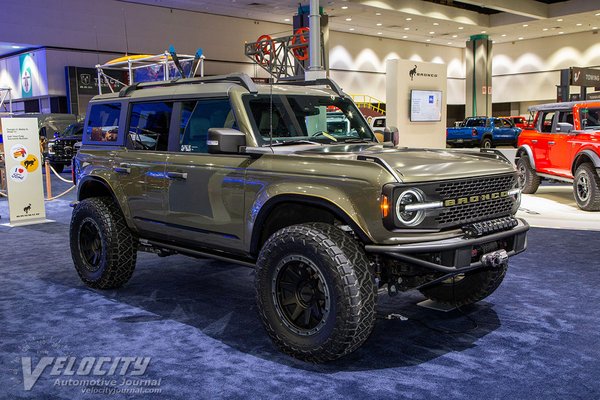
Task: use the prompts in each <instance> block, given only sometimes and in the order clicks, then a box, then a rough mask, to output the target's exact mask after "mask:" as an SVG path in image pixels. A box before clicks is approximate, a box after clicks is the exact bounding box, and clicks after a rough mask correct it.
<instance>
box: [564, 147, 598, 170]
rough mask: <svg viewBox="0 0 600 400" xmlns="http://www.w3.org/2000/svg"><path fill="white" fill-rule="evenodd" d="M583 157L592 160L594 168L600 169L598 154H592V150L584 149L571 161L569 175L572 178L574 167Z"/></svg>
mask: <svg viewBox="0 0 600 400" xmlns="http://www.w3.org/2000/svg"><path fill="white" fill-rule="evenodd" d="M583 156H587V157H588V158H589V159H590V160H592V164H594V167H595V168H600V156H598V154H596V153H594V152H593V151H592V150H590V149H586V150H583V151H580V152H579V153H578V154H577V155H576V156H575V158H574V159H573V164H572V165H571V173H572V174H573V176H575V169H576V165H577V164H578V162H579V160H580V159H581V157H583Z"/></svg>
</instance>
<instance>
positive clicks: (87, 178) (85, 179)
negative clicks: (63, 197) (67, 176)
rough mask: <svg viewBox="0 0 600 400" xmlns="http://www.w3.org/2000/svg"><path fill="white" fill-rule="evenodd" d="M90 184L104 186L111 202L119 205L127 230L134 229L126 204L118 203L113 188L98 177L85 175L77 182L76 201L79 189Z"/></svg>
mask: <svg viewBox="0 0 600 400" xmlns="http://www.w3.org/2000/svg"><path fill="white" fill-rule="evenodd" d="M90 182H94V183H97V184H100V185H102V186H104V188H105V189H106V190H107V191H108V192H109V193H110V195H111V197H112V198H113V200H114V201H115V203H116V204H118V205H119V208H120V209H121V212H122V213H123V215H124V216H125V221H126V222H127V226H129V228H131V229H134V227H133V226H132V225H131V223H130V218H129V217H130V213H129V207H128V206H127V204H123V203H122V202H121V201H119V196H118V195H117V193H116V192H115V188H113V187H112V186H111V185H110V184H109V183H108V181H107V180H105V179H104V178H102V177H100V176H95V175H87V176H84V177H83V178H82V179H81V180H80V181H78V182H77V201H81V189H82V188H83V187H84V186H85V185H86V184H88V183H90Z"/></svg>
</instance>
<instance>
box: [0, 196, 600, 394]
mask: <svg viewBox="0 0 600 400" xmlns="http://www.w3.org/2000/svg"><path fill="white" fill-rule="evenodd" d="M70 211H71V210H70V208H69V207H68V205H67V201H56V202H52V203H49V204H48V217H49V218H51V219H55V220H56V221H57V222H55V223H51V224H42V225H36V226H29V227H21V228H7V227H0V398H2V399H18V398H36V399H43V398H53V399H54V398H56V399H80V398H85V399H90V398H103V397H105V396H106V395H100V394H95V395H94V394H89V393H84V392H83V388H82V387H78V386H58V385H57V379H58V380H61V379H62V380H63V381H64V379H66V378H69V377H68V376H64V375H53V374H52V373H51V367H48V368H47V369H46V370H45V371H44V372H43V373H42V374H41V376H40V378H39V380H38V381H37V382H36V383H35V385H34V386H33V388H32V389H31V390H30V391H25V390H24V386H23V368H22V358H23V357H31V359H32V362H33V366H32V368H33V367H35V365H36V363H37V361H38V360H40V359H41V358H42V357H55V356H65V357H77V360H81V359H82V358H83V357H104V356H105V357H150V360H151V361H150V365H149V366H148V368H147V369H146V371H145V373H144V375H143V376H142V377H140V378H143V379H153V380H156V381H157V382H158V386H154V388H158V389H159V390H160V393H155V394H150V393H145V394H140V393H135V392H134V393H123V392H121V393H119V394H115V395H110V397H109V398H136V399H146V398H169V399H199V398H206V399H214V398H228V399H230V398H252V399H255V398H270V397H276V398H286V399H296V398H297V399H308V398H327V399H331V400H332V399H346V398H357V399H367V398H376V399H383V398H386V399H388V398H389V399H399V398H406V399H486V400H487V399H598V398H600V381H599V379H598V378H599V377H600V261H599V260H600V246H598V243H599V240H600V233H599V232H584V231H564V230H562V231H559V230H547V229H532V230H531V232H530V236H529V250H528V251H527V252H526V253H524V254H522V255H520V256H518V257H516V258H514V259H513V260H512V264H511V267H510V269H509V273H508V275H507V278H506V279H505V281H504V283H503V285H502V286H501V287H500V288H499V289H498V290H497V291H496V293H495V294H493V295H492V296H491V297H489V298H488V299H486V300H485V301H483V302H481V303H479V304H477V305H475V306H471V307H469V308H466V309H465V314H466V315H465V314H461V313H460V312H458V311H455V312H451V313H448V314H444V313H440V312H436V311H431V310H425V309H422V308H420V307H417V306H415V303H417V302H418V301H420V300H422V299H423V297H422V296H421V295H419V294H418V293H413V292H409V293H406V294H401V295H399V296H397V297H394V298H389V297H388V296H387V295H386V296H381V297H380V307H379V308H380V311H381V312H382V313H390V312H396V313H400V314H402V315H404V316H407V317H408V320H407V321H400V320H392V321H389V320H380V321H378V323H377V326H376V328H375V331H374V332H373V335H372V336H371V337H370V338H369V340H368V341H367V342H366V343H365V345H364V346H363V347H362V348H361V349H360V350H359V351H357V352H356V353H354V354H352V355H350V356H349V357H346V358H344V359H342V360H339V361H337V362H334V363H329V364H325V365H313V364H306V363H302V362H300V361H297V360H294V359H292V358H289V357H287V356H285V355H282V354H280V353H279V352H278V351H277V350H276V349H275V348H274V347H273V346H272V345H271V342H270V340H269V339H268V337H267V335H266V334H265V332H264V331H263V329H262V327H261V325H260V322H259V320H258V318H257V315H256V309H255V305H254V296H253V285H252V282H253V272H252V270H250V269H247V268H243V267H237V266H232V265H228V264H224V263H220V262H215V261H200V260H195V259H191V258H185V257H181V256H173V257H168V258H159V257H157V256H153V255H151V254H143V253H140V257H139V258H138V264H137V270H136V272H135V274H134V276H133V278H132V280H131V281H130V282H129V284H128V285H127V286H125V287H124V288H123V289H121V290H118V291H114V290H112V291H95V290H91V289H88V288H86V287H85V286H84V285H83V284H82V283H81V282H80V280H79V278H78V277H77V274H76V273H75V271H74V269H73V266H72V262H71V258H70V253H69V249H68V241H67V238H68V221H69V216H70ZM0 215H2V216H3V221H5V215H6V202H5V201H3V202H0ZM449 331H451V332H449ZM72 378H73V377H72ZM74 378H81V377H74ZM155 383H156V382H155Z"/></svg>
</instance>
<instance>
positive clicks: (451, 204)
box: [444, 191, 508, 207]
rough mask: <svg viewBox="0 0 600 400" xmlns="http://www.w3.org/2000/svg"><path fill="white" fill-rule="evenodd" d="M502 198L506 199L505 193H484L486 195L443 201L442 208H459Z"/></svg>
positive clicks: (506, 194)
mask: <svg viewBox="0 0 600 400" xmlns="http://www.w3.org/2000/svg"><path fill="white" fill-rule="evenodd" d="M504 197H508V192H507V191H504V192H493V193H486V194H480V195H475V196H467V197H457V198H454V199H446V200H444V207H454V206H461V205H465V204H473V203H481V202H483V201H489V200H497V199H502V198H504Z"/></svg>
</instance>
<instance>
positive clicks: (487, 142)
mask: <svg viewBox="0 0 600 400" xmlns="http://www.w3.org/2000/svg"><path fill="white" fill-rule="evenodd" d="M479 147H481V148H482V149H491V148H493V147H494V142H492V139H491V138H490V137H484V138H483V139H481V143H480V144H479Z"/></svg>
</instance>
